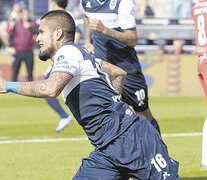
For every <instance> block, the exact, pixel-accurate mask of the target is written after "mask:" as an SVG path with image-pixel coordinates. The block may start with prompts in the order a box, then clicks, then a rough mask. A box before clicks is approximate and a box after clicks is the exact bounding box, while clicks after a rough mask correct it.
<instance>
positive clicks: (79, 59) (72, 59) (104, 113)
mask: <svg viewBox="0 0 207 180" xmlns="http://www.w3.org/2000/svg"><path fill="white" fill-rule="evenodd" d="M101 63H102V61H101V60H100V59H95V58H93V57H92V56H91V55H90V54H89V53H88V52H87V50H86V49H85V48H84V47H83V46H82V45H79V44H69V45H65V46H63V47H62V48H60V49H59V50H58V52H57V53H56V55H55V60H54V66H53V70H52V73H53V72H65V73H68V74H70V75H71V76H72V77H73V78H72V80H71V81H70V82H69V83H68V84H67V85H66V86H65V88H64V89H63V92H62V95H63V99H64V101H65V103H66V105H67V106H68V107H69V108H70V110H71V112H72V113H73V115H74V117H75V118H76V120H77V121H78V123H79V124H80V125H81V126H82V127H83V129H84V131H85V132H86V134H87V135H88V138H89V140H90V141H91V143H92V144H93V145H94V146H95V147H97V148H101V147H104V146H105V145H107V144H108V143H109V142H111V141H113V140H114V139H116V138H117V137H118V136H119V135H120V134H122V133H123V132H124V131H125V130H126V129H127V128H128V127H129V126H130V125H131V124H132V123H133V122H134V121H135V119H138V116H137V115H136V114H135V113H134V112H133V111H132V110H131V109H130V108H129V106H128V105H127V104H126V103H124V102H122V101H121V99H120V96H119V95H118V94H117V93H116V92H115V90H114V88H113V86H112V84H111V81H110V79H109V76H108V75H107V74H106V73H104V72H103V71H102V70H101V68H100V64H101Z"/></svg>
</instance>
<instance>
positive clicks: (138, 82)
mask: <svg viewBox="0 0 207 180" xmlns="http://www.w3.org/2000/svg"><path fill="white" fill-rule="evenodd" d="M122 99H123V101H124V102H126V103H127V104H128V105H130V106H132V107H133V108H134V110H135V111H136V112H143V111H145V110H147V109H148V108H149V105H148V88H147V85H146V83H145V80H144V79H142V78H141V79H140V78H139V76H138V75H136V74H135V75H128V76H127V78H126V80H125V84H124V87H123V90H122Z"/></svg>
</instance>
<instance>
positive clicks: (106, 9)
mask: <svg viewBox="0 0 207 180" xmlns="http://www.w3.org/2000/svg"><path fill="white" fill-rule="evenodd" d="M81 5H82V7H83V11H84V14H85V15H86V17H87V18H88V20H89V22H90V20H91V19H99V20H100V21H101V22H102V23H103V24H104V25H105V26H106V27H108V28H111V29H115V30H117V31H120V32H123V30H126V29H134V28H136V21H135V17H134V2H133V0H103V1H100V0H81ZM92 41H93V45H94V49H95V54H94V56H95V57H98V58H101V59H103V60H105V61H108V62H110V63H112V64H114V65H117V66H119V67H121V68H122V69H124V70H125V71H126V72H127V73H128V74H134V73H140V74H142V73H141V67H140V64H139V62H138V58H137V54H136V51H135V49H134V48H132V47H129V46H127V45H125V44H123V43H121V42H119V41H117V40H115V39H114V38H111V37H109V36H107V35H104V34H102V33H98V32H96V31H92ZM142 81H143V79H142Z"/></svg>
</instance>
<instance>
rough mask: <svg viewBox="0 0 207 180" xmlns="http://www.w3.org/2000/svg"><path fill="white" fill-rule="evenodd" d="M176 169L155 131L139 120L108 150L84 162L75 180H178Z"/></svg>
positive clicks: (98, 151) (94, 153)
mask: <svg viewBox="0 0 207 180" xmlns="http://www.w3.org/2000/svg"><path fill="white" fill-rule="evenodd" d="M178 166H179V163H178V162H177V161H175V160H173V159H171V158H170V157H169V155H168V151H167V148H166V145H165V144H164V143H163V141H162V139H161V137H160V134H159V133H158V132H157V130H155V129H154V128H153V126H152V125H151V124H150V123H149V122H148V121H146V120H145V119H144V118H141V119H140V120H138V121H135V122H134V123H133V124H132V125H131V126H130V127H129V129H128V130H127V131H126V132H124V133H123V134H122V135H121V136H120V137H119V138H117V139H116V140H115V141H113V142H111V143H110V144H109V145H107V147H105V148H103V149H99V150H97V149H96V150H94V151H93V152H91V153H90V155H89V156H88V157H87V158H84V159H83V160H82V164H81V166H80V168H79V170H78V172H77V173H76V175H75V177H74V180H127V179H129V178H132V179H135V180H138V179H139V180H147V179H148V180H180V178H179V176H178Z"/></svg>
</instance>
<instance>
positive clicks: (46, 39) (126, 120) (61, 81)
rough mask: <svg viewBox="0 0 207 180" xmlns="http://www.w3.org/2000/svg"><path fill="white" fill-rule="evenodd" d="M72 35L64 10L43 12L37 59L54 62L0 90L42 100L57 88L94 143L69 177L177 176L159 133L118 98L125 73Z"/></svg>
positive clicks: (4, 84) (108, 179)
mask: <svg viewBox="0 0 207 180" xmlns="http://www.w3.org/2000/svg"><path fill="white" fill-rule="evenodd" d="M74 33H75V23H74V21H73V18H72V17H71V16H70V15H69V14H68V13H67V12H66V11H61V10H56V11H50V12H48V13H46V14H45V15H44V16H43V17H42V18H41V21H40V27H39V35H38V37H37V42H38V43H39V45H40V53H39V58H40V59H41V60H44V61H45V60H47V59H50V58H51V59H52V61H53V62H54V66H53V69H52V73H51V75H50V77H49V78H48V79H46V80H41V81H33V82H7V81H5V80H4V79H2V78H0V93H6V92H14V93H18V94H21V95H24V96H32V97H43V98H45V97H56V96H58V95H59V94H60V93H61V92H62V96H63V99H64V101H65V104H66V105H67V106H68V107H69V108H70V110H71V112H72V113H73V115H74V117H75V119H76V120H77V121H78V123H79V124H80V125H81V126H82V128H83V129H84V131H85V132H86V134H87V136H88V138H89V140H90V142H91V144H92V145H93V146H94V147H95V150H94V151H93V152H91V154H90V155H89V156H88V157H87V158H85V159H83V162H82V164H81V166H80V168H79V170H78V172H77V173H76V175H75V177H74V180H86V179H88V180H115V179H129V178H130V177H131V178H133V179H135V180H136V179H137V180H138V179H153V180H157V179H160V180H161V179H165V180H170V179H172V180H179V179H180V178H179V176H178V162H177V161H175V160H173V159H171V158H170V157H169V155H168V151H167V148H166V145H165V144H164V143H163V141H162V138H161V136H160V134H159V133H158V132H157V130H155V128H154V127H153V126H152V125H151V124H150V123H149V122H148V121H147V120H145V119H144V118H143V117H142V116H139V115H137V114H136V113H134V111H132V110H131V109H130V107H129V106H128V105H127V104H126V103H125V102H123V101H122V99H121V97H120V94H121V91H122V87H123V84H124V80H125V77H126V72H125V71H123V70H122V69H121V68H119V67H117V66H114V65H112V64H110V63H107V62H105V61H102V60H100V59H95V58H94V57H92V56H91V55H90V54H89V53H88V51H87V50H86V49H85V48H84V47H83V46H82V45H79V44H74V43H73V41H74Z"/></svg>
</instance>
